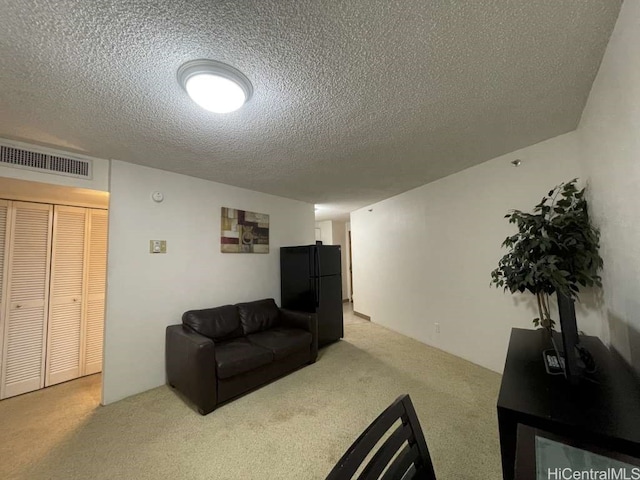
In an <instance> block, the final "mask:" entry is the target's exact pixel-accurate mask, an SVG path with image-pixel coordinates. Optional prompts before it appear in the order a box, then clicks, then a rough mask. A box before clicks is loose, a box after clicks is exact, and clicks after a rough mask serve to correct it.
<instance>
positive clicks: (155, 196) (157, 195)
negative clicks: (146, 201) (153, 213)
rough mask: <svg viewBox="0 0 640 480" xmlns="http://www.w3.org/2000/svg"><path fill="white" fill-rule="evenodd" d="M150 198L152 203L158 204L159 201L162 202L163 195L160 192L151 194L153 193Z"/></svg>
mask: <svg viewBox="0 0 640 480" xmlns="http://www.w3.org/2000/svg"><path fill="white" fill-rule="evenodd" d="M151 198H153V201H154V202H158V203H160V202H161V201H163V200H164V195H163V193H162V192H153V193H152V194H151Z"/></svg>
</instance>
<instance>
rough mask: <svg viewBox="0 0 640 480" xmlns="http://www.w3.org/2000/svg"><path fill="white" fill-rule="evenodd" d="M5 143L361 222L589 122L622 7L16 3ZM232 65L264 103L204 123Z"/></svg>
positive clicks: (3, 64)
mask: <svg viewBox="0 0 640 480" xmlns="http://www.w3.org/2000/svg"><path fill="white" fill-rule="evenodd" d="M0 2H1V5H2V15H1V16H0V136H1V137H5V138H11V139H17V140H23V141H29V142H35V143H39V144H45V145H50V146H56V147H60V148H63V149H66V150H69V151H77V152H82V153H85V154H89V155H94V156H98V157H102V158H116V159H120V160H125V161H129V162H133V163H139V164H142V165H149V166H153V167H157V168H161V169H165V170H170V171H174V172H179V173H184V174H187V175H192V176H196V177H201V178H206V179H210V180H214V181H217V182H222V183H228V184H231V185H237V186H240V187H245V188H249V189H252V190H258V191H262V192H267V193H271V194H274V195H281V196H284V197H290V198H295V199H299V200H304V201H307V202H312V203H316V204H322V208H321V210H320V211H319V212H318V213H319V217H320V218H327V217H329V216H331V215H335V214H336V213H337V212H341V211H342V212H345V211H350V210H353V209H354V208H357V207H361V206H363V205H367V204H370V203H373V202H375V201H378V200H381V199H383V198H387V197H389V196H392V195H394V194H397V193H400V192H403V191H406V190H409V189H411V188H413V187H416V186H418V185H422V184H425V183H427V182H429V181H433V180H435V179H437V178H440V177H443V176H446V175H448V174H451V173H454V172H456V171H459V170H462V169H464V168H466V167H469V166H471V165H474V164H477V163H480V162H482V161H485V160H487V159H489V158H493V157H495V156H498V155H500V154H504V153H507V152H510V151H513V150H516V149H518V148H522V147H525V146H528V145H531V144H533V143H537V142H539V141H541V140H544V139H546V138H550V137H553V136H556V135H559V134H561V133H564V132H567V131H570V130H573V129H574V128H575V127H576V125H577V122H578V121H579V118H580V115H581V112H582V109H583V106H584V104H585V101H586V99H587V96H588V94H589V90H590V88H591V83H592V81H593V79H594V77H595V74H596V72H597V69H598V66H599V64H600V60H601V58H602V55H603V53H604V49H605V47H606V44H607V41H608V38H609V35H610V33H611V30H612V29H613V25H614V23H615V20H616V17H617V14H618V11H619V8H620V4H621V1H620V0H562V1H558V0H482V1H480V0H478V1H466V0H448V1H445V0H440V1H438V0H432V1H424V0H405V1H402V0H396V1H390V0H368V1H366V2H365V1H361V0H349V1H346V0H326V1H318V0H298V1H294V0H291V1H285V0H254V1H247V0H245V1H238V0H235V1H216V2H214V1H211V0H202V1H193V0H160V1H157V0H155V1H152V0H148V1H142V0H126V1H103V0H92V1H86V0H83V1H81V0H77V1H72V0H11V1H9V0H0ZM197 58H210V59H214V60H219V61H223V62H226V63H229V64H230V65H232V66H234V67H236V68H238V69H240V70H241V71H242V72H244V74H245V75H247V76H248V77H249V78H250V79H251V81H252V83H253V86H254V89H255V92H254V96H253V98H252V99H251V100H250V102H249V103H248V104H247V105H246V106H245V107H243V108H242V109H240V110H239V111H237V112H234V113H231V114H227V115H219V114H213V113H209V112H206V111H204V110H202V109H200V108H199V107H197V106H196V105H195V104H194V103H193V102H191V101H190V100H189V98H188V97H187V96H186V94H185V93H184V92H183V91H182V89H181V88H180V86H179V85H178V83H177V81H176V71H177V69H178V67H179V66H180V65H181V64H182V63H184V62H186V61H187V60H192V59H197Z"/></svg>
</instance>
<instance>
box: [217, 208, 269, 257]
mask: <svg viewBox="0 0 640 480" xmlns="http://www.w3.org/2000/svg"><path fill="white" fill-rule="evenodd" d="M220 223H221V225H220V233H221V237H220V251H221V252H222V253H269V215H267V214H265V213H255V212H247V211H245V210H238V209H236V208H228V207H222V217H221V222H220Z"/></svg>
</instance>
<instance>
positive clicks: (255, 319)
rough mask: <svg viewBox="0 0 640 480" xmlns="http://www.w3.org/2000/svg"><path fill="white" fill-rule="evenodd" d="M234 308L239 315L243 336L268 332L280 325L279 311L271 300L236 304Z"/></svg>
mask: <svg viewBox="0 0 640 480" xmlns="http://www.w3.org/2000/svg"><path fill="white" fill-rule="evenodd" d="M236 306H237V307H238V313H239V314H240V323H241V325H242V331H243V332H244V334H245V335H249V334H250V333H256V332H262V331H264V330H268V329H270V328H273V327H275V326H277V325H278V324H279V323H280V322H279V319H280V310H279V309H278V306H277V305H276V302H275V301H274V300H273V298H265V299H264V300H256V301H255V302H247V303H238V304H237V305H236Z"/></svg>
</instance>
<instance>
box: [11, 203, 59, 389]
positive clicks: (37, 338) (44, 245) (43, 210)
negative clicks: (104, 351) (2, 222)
mask: <svg viewBox="0 0 640 480" xmlns="http://www.w3.org/2000/svg"><path fill="white" fill-rule="evenodd" d="M52 212H53V208H52V206H51V205H43V204H37V203H27V202H10V207H9V215H8V216H9V221H8V223H7V225H8V226H9V228H10V230H11V232H10V235H9V237H8V238H9V244H10V245H9V250H8V251H9V255H8V257H5V261H4V263H5V265H6V266H5V268H7V272H6V273H7V274H6V275H5V278H6V282H7V285H6V288H5V295H6V298H4V300H3V301H5V302H6V303H5V309H4V310H5V319H4V331H3V333H4V335H3V336H4V338H3V343H4V345H3V352H2V355H3V361H2V374H1V375H0V378H1V383H0V398H7V397H12V396H14V395H19V394H21V393H26V392H29V391H32V390H36V389H38V388H42V387H43V386H44V360H45V342H46V327H47V315H48V299H49V298H48V297H49V269H48V266H49V261H50V255H51V222H52Z"/></svg>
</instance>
